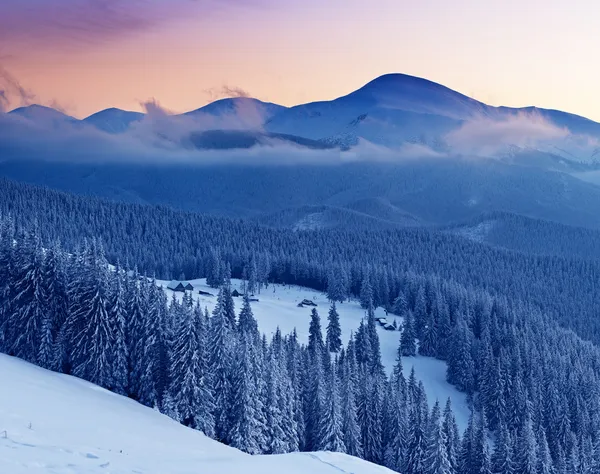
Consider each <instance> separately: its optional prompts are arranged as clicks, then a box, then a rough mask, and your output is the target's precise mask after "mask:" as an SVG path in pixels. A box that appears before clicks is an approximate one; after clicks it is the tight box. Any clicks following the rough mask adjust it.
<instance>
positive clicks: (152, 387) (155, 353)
mask: <svg viewBox="0 0 600 474" xmlns="http://www.w3.org/2000/svg"><path fill="white" fill-rule="evenodd" d="M143 289H144V291H145V292H146V293H147V311H146V314H145V315H144V319H143V323H144V324H143V330H142V336H143V341H142V343H143V345H144V350H143V352H142V360H141V361H139V363H140V376H141V378H140V381H139V382H140V384H139V400H140V403H142V404H144V405H146V406H149V407H157V406H159V403H160V401H161V398H162V394H161V393H159V383H160V382H159V378H160V352H161V348H160V343H161V341H162V340H163V334H162V328H163V326H164V323H163V321H162V320H163V318H164V317H165V310H164V300H163V298H162V297H161V294H164V292H163V290H162V289H161V288H158V286H157V285H156V281H154V280H153V281H152V282H150V283H145V284H144V286H143ZM184 301H186V302H185V306H186V310H187V313H190V312H191V306H192V299H191V295H190V294H189V293H188V294H187V295H186V296H184Z"/></svg>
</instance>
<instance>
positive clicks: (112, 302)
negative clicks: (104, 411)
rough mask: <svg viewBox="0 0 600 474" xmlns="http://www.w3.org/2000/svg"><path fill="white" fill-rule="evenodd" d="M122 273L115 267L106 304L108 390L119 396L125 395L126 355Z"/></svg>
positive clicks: (127, 364)
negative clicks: (109, 346) (110, 347)
mask: <svg viewBox="0 0 600 474" xmlns="http://www.w3.org/2000/svg"><path fill="white" fill-rule="evenodd" d="M123 278H124V275H123V274H122V271H121V270H120V268H119V267H118V266H117V268H116V269H115V271H114V272H113V275H112V278H111V290H110V292H111V295H110V296H109V302H108V306H107V309H108V319H109V324H110V332H111V334H112V337H113V352H112V357H111V358H112V360H111V363H112V380H111V382H110V385H109V388H110V389H111V390H113V391H115V392H116V393H118V394H120V395H126V394H127V370H128V366H129V362H128V354H127V338H126V334H125V329H126V314H125V293H124V290H123Z"/></svg>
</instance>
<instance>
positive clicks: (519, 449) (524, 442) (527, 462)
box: [515, 416, 538, 474]
mask: <svg viewBox="0 0 600 474" xmlns="http://www.w3.org/2000/svg"><path fill="white" fill-rule="evenodd" d="M515 461H516V462H515V464H516V465H515V471H516V472H518V473H519V474H535V473H536V471H537V468H538V446H537V441H536V439H535V435H534V433H533V426H532V422H531V418H530V417H529V416H527V418H526V419H525V422H524V424H523V426H522V427H521V430H520V433H519V437H518V442H517V444H516V452H515Z"/></svg>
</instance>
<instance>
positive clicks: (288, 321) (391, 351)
mask: <svg viewBox="0 0 600 474" xmlns="http://www.w3.org/2000/svg"><path fill="white" fill-rule="evenodd" d="M189 282H190V283H191V284H192V285H194V292H193V296H194V299H195V300H198V299H199V300H200V303H201V305H202V307H205V306H206V307H207V308H208V309H209V311H212V309H213V308H214V305H215V303H216V299H217V298H216V295H217V290H215V289H213V288H210V287H208V286H207V285H206V280H204V279H202V280H189ZM168 283H169V282H167V281H158V282H157V284H159V285H161V286H162V287H163V288H166V287H167V284H168ZM241 285H242V282H241V281H240V280H232V287H233V288H234V289H238V290H239V291H240V292H241V289H242V286H241ZM198 290H202V291H206V292H209V293H212V294H213V295H214V296H204V295H200V294H199V293H198ZM165 291H166V292H167V295H168V297H169V298H171V297H172V295H173V292H172V291H171V290H165ZM176 295H177V296H178V297H180V295H182V293H176ZM255 297H256V298H258V299H259V301H258V302H253V303H251V305H252V312H253V313H254V316H255V317H256V319H257V320H258V325H259V328H260V330H261V331H262V332H264V333H266V334H267V335H271V334H273V333H274V332H275V331H276V330H277V327H279V329H280V330H281V332H282V334H289V333H291V332H292V331H293V330H294V328H296V331H297V333H298V338H299V340H300V341H301V342H304V343H308V325H309V322H310V313H311V309H312V308H311V307H308V306H307V307H304V308H298V306H297V305H298V303H299V302H300V301H302V300H303V299H309V300H311V301H313V302H315V303H316V304H317V305H318V306H317V310H318V311H319V314H320V315H321V325H322V329H323V335H325V328H326V327H327V314H328V312H329V302H328V301H327V296H326V295H325V294H323V293H321V292H318V291H315V290H311V289H308V288H303V287H299V286H290V285H269V287H268V288H266V289H263V290H262V291H261V293H260V294H256V295H255ZM234 301H235V303H236V312H238V313H239V310H240V308H241V304H242V300H241V298H234ZM337 309H338V313H339V315H340V325H341V327H342V341H343V342H344V344H345V343H346V342H347V341H348V340H349V338H350V334H351V333H352V332H353V331H356V330H357V329H358V326H359V324H360V321H361V319H362V318H363V317H364V316H365V311H364V309H362V308H361V307H360V304H359V303H358V302H356V301H347V302H345V303H342V304H338V305H337ZM375 314H376V316H377V317H385V316H386V315H385V312H384V310H383V309H382V308H377V310H376V312H375ZM393 320H394V316H392V315H390V316H388V321H389V322H393ZM396 320H397V321H398V323H400V322H401V318H396ZM378 331H379V339H380V341H381V357H382V361H383V364H384V365H385V367H386V369H387V371H388V372H390V371H391V370H392V367H393V366H394V363H395V361H396V355H397V352H398V343H399V340H400V331H386V330H384V329H383V328H381V327H379V326H378ZM402 363H403V366H404V373H405V375H406V376H407V377H408V376H409V375H410V371H411V369H412V368H413V367H414V368H415V372H416V375H417V378H418V379H420V380H422V381H423V385H424V386H425V390H426V392H427V397H428V399H429V403H430V404H432V403H433V402H435V400H436V399H437V400H439V401H440V403H441V404H442V405H443V404H444V403H446V399H447V398H448V397H450V399H451V400H452V405H453V409H454V413H455V415H456V422H457V423H458V426H459V428H460V429H461V431H462V430H464V429H465V428H466V427H467V422H468V420H469V415H470V410H469V407H468V405H467V400H466V396H465V394H463V393H461V392H459V391H458V390H457V389H456V388H455V387H453V386H452V385H450V384H449V383H448V382H446V363H445V362H443V361H440V360H437V359H434V358H431V357H421V356H417V357H404V358H403V360H402Z"/></svg>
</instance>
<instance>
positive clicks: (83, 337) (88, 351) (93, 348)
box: [73, 261, 114, 388]
mask: <svg viewBox="0 0 600 474" xmlns="http://www.w3.org/2000/svg"><path fill="white" fill-rule="evenodd" d="M83 289H84V292H83V293H82V294H80V295H79V297H80V300H79V304H78V306H77V308H76V310H75V312H74V315H75V318H76V319H77V320H79V321H82V322H85V325H84V329H83V330H82V331H81V332H79V333H77V334H74V338H73V375H75V376H77V377H79V378H82V379H84V380H88V381H90V382H92V383H94V384H96V385H100V386H102V387H107V388H108V387H110V386H111V384H112V378H113V366H112V364H111V356H112V354H113V350H114V336H113V334H112V328H111V324H110V315H109V312H108V304H109V296H110V293H109V282H108V270H107V265H106V262H103V261H100V262H99V263H98V266H95V265H90V266H89V267H88V268H87V272H86V286H85V287H84V288H83Z"/></svg>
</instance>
